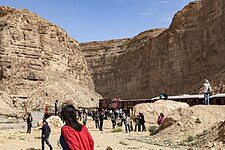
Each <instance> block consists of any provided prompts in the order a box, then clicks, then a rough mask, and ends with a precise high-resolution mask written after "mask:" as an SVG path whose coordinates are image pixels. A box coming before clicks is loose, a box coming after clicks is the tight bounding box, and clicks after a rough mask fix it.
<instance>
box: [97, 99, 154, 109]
mask: <svg viewBox="0 0 225 150" xmlns="http://www.w3.org/2000/svg"><path fill="white" fill-rule="evenodd" d="M154 101H155V100H152V99H127V100H123V99H120V98H113V99H100V100H99V108H104V109H106V108H107V109H113V108H114V109H115V108H133V107H134V106H135V105H137V104H140V103H151V102H154Z"/></svg>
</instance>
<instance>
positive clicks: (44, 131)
mask: <svg viewBox="0 0 225 150" xmlns="http://www.w3.org/2000/svg"><path fill="white" fill-rule="evenodd" d="M41 130H42V133H41V135H42V136H41V145H42V150H44V149H45V143H46V144H47V145H48V146H49V148H50V150H52V149H53V148H52V145H51V144H50V142H49V135H50V133H51V128H50V127H49V125H48V123H47V121H46V120H43V126H42V129H41Z"/></svg>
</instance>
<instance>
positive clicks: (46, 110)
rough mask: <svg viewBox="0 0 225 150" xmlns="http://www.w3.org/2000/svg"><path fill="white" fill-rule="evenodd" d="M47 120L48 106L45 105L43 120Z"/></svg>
mask: <svg viewBox="0 0 225 150" xmlns="http://www.w3.org/2000/svg"><path fill="white" fill-rule="evenodd" d="M47 118H48V105H46V107H45V114H44V119H43V120H46V119H47Z"/></svg>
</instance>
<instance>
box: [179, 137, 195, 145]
mask: <svg viewBox="0 0 225 150" xmlns="http://www.w3.org/2000/svg"><path fill="white" fill-rule="evenodd" d="M194 140H195V137H193V136H191V135H189V136H188V137H187V138H186V139H185V140H183V141H182V142H181V143H180V144H181V145H184V146H193V145H195V144H196V142H194Z"/></svg>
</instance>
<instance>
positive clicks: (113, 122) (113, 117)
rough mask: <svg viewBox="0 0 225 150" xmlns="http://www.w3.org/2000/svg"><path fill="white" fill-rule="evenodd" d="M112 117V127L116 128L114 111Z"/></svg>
mask: <svg viewBox="0 0 225 150" xmlns="http://www.w3.org/2000/svg"><path fill="white" fill-rule="evenodd" d="M110 118H111V122H112V128H113V129H114V128H115V126H116V117H115V115H114V112H112V114H111V116H110Z"/></svg>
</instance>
